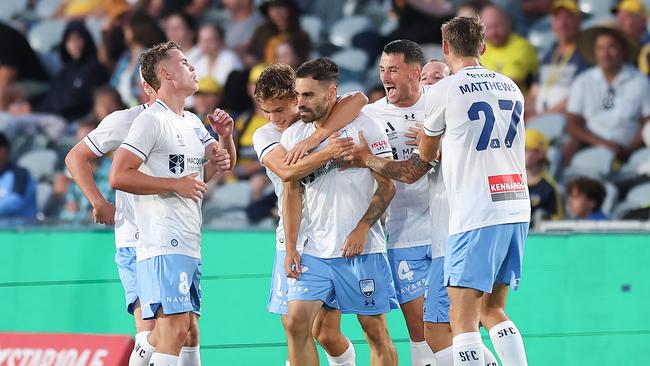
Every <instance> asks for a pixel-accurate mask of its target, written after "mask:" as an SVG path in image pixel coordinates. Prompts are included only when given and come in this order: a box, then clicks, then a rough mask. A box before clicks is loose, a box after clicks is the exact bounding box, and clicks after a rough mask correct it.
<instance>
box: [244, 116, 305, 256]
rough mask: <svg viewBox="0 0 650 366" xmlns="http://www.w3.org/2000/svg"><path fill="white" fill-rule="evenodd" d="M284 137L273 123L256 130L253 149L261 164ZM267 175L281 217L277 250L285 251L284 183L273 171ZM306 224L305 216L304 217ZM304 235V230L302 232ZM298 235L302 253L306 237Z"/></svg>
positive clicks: (269, 170)
mask: <svg viewBox="0 0 650 366" xmlns="http://www.w3.org/2000/svg"><path fill="white" fill-rule="evenodd" d="M281 137H282V131H280V130H278V129H277V128H276V127H275V126H273V124H272V123H271V122H269V123H267V124H265V125H264V126H262V127H260V128H258V129H257V130H255V133H253V147H254V148H255V152H256V153H257V158H258V159H259V161H260V164H262V165H263V166H265V165H264V157H265V156H266V154H268V153H270V152H271V151H273V149H275V148H276V147H278V146H280V138H281ZM265 168H266V175H267V176H268V177H269V179H270V180H271V183H273V188H274V189H275V195H276V196H278V215H279V216H280V222H279V223H278V227H277V228H276V229H275V249H276V250H281V251H285V250H286V244H285V240H284V226H283V225H284V221H283V218H282V213H283V212H284V209H283V207H284V202H283V201H284V200H283V199H282V197H283V196H284V182H283V181H282V179H280V177H278V176H277V174H275V173H273V171H271V169H269V168H268V167H266V166H265ZM303 222H304V215H303ZM301 227H302V225H301ZM300 232H301V233H302V230H300ZM301 233H299V234H298V240H297V242H296V249H297V250H298V251H302V246H303V242H304V240H305V238H304V236H303V235H301Z"/></svg>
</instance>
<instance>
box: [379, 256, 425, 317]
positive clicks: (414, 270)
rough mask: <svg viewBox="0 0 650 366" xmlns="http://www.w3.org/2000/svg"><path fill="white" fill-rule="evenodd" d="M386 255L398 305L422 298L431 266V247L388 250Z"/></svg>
mask: <svg viewBox="0 0 650 366" xmlns="http://www.w3.org/2000/svg"><path fill="white" fill-rule="evenodd" d="M387 255H388V263H390V270H391V273H392V274H393V282H395V291H396V292H397V300H398V301H399V303H400V305H401V304H405V303H407V302H409V301H413V300H415V299H417V298H418V297H420V296H424V291H425V288H426V283H427V276H428V274H429V267H430V266H431V245H421V246H418V247H412V248H398V249H388V253H387Z"/></svg>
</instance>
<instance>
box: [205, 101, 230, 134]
mask: <svg viewBox="0 0 650 366" xmlns="http://www.w3.org/2000/svg"><path fill="white" fill-rule="evenodd" d="M208 121H210V127H212V130H214V132H216V133H217V135H219V136H222V137H228V136H231V135H232V131H233V125H234V124H235V123H234V122H233V120H232V117H230V115H229V114H228V113H226V112H224V111H223V110H221V109H219V108H217V109H215V110H214V113H213V114H208Z"/></svg>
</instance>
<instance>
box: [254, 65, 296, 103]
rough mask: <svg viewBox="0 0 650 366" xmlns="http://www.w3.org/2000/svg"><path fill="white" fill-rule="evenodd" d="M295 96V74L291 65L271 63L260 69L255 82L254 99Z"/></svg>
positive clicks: (263, 99) (262, 99)
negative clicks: (260, 72) (260, 71)
mask: <svg viewBox="0 0 650 366" xmlns="http://www.w3.org/2000/svg"><path fill="white" fill-rule="evenodd" d="M295 97H296V74H295V73H294V71H293V69H292V68H291V66H289V65H286V64H273V65H270V66H268V67H267V68H265V69H264V71H262V74H260V77H259V79H257V83H256V84H255V99H257V100H258V101H265V100H268V99H271V98H279V99H288V98H295Z"/></svg>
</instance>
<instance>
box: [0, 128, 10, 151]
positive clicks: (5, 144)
mask: <svg viewBox="0 0 650 366" xmlns="http://www.w3.org/2000/svg"><path fill="white" fill-rule="evenodd" d="M2 148H5V149H7V150H11V143H10V142H9V139H8V138H7V136H5V134H4V133H2V132H0V149H2Z"/></svg>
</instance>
